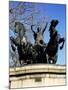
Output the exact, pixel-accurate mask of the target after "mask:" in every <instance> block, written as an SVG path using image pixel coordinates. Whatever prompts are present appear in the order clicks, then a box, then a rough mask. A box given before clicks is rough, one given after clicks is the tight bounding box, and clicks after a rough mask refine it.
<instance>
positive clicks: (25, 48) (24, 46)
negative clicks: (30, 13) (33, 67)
mask: <svg viewBox="0 0 68 90" xmlns="http://www.w3.org/2000/svg"><path fill="white" fill-rule="evenodd" d="M25 30H26V29H25V27H24V25H23V24H22V23H20V22H15V33H16V34H17V37H16V38H15V39H14V38H13V37H10V40H11V47H12V50H13V51H14V52H15V51H16V48H15V47H17V51H18V56H19V63H20V65H22V64H23V65H24V64H31V63H32V62H35V56H34V55H36V52H35V49H33V46H32V44H31V43H30V42H28V41H27V37H26V35H25V32H26V31H25Z"/></svg>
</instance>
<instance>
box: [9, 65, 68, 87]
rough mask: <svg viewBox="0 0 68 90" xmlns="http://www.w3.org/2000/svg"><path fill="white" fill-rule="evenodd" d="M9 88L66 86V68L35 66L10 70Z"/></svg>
mask: <svg viewBox="0 0 68 90" xmlns="http://www.w3.org/2000/svg"><path fill="white" fill-rule="evenodd" d="M9 74H10V75H9V77H10V79H9V80H10V84H9V85H10V88H24V87H38V86H57V85H66V66H65V65H54V64H35V65H26V66H23V67H16V68H10V70H9Z"/></svg>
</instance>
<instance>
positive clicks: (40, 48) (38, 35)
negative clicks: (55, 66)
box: [31, 22, 48, 63]
mask: <svg viewBox="0 0 68 90" xmlns="http://www.w3.org/2000/svg"><path fill="white" fill-rule="evenodd" d="M47 25H48V23H47V22H46V25H45V27H44V28H43V29H41V28H40V27H37V31H36V32H35V31H34V30H33V27H34V25H31V30H32V33H33V37H34V40H35V44H34V47H33V48H34V49H35V52H36V60H35V61H36V63H44V61H45V60H44V61H43V53H44V48H46V44H45V43H44V40H43V34H44V32H45V30H46V28H47Z"/></svg>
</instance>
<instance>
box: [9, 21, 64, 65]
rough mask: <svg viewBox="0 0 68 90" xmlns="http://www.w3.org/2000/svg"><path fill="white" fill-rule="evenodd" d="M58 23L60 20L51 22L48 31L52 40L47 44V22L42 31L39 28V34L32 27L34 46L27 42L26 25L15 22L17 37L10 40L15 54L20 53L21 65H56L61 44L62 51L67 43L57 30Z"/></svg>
mask: <svg viewBox="0 0 68 90" xmlns="http://www.w3.org/2000/svg"><path fill="white" fill-rule="evenodd" d="M58 23H59V21H58V20H52V21H51V22H50V27H49V30H48V31H49V33H50V39H49V42H48V43H47V44H46V43H45V42H44V40H43V34H44V32H45V31H46V28H47V25H48V23H47V22H46V25H45V27H44V28H43V29H42V30H41V28H40V27H37V32H35V31H36V30H35V31H34V30H33V27H34V25H31V26H30V27H31V31H32V34H33V38H34V41H35V43H34V45H33V44H32V43H31V42H28V40H27V37H26V34H25V33H26V29H25V27H24V24H22V23H20V22H15V30H14V32H15V33H16V34H17V36H16V38H13V37H10V40H11V48H12V50H13V52H16V51H17V52H18V57H19V58H18V60H19V63H20V65H25V64H36V63H48V64H56V62H57V56H58V47H59V44H60V43H62V45H61V46H60V50H61V49H62V48H63V46H64V41H65V39H64V38H61V37H60V35H59V34H58V31H57V30H56V26H57V25H58ZM16 49H17V50H16Z"/></svg>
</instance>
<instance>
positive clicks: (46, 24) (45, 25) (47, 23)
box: [42, 22, 48, 34]
mask: <svg viewBox="0 0 68 90" xmlns="http://www.w3.org/2000/svg"><path fill="white" fill-rule="evenodd" d="M47 25H48V22H47V23H46V25H45V27H44V29H43V31H42V34H43V33H44V32H45V30H46V28H47Z"/></svg>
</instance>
